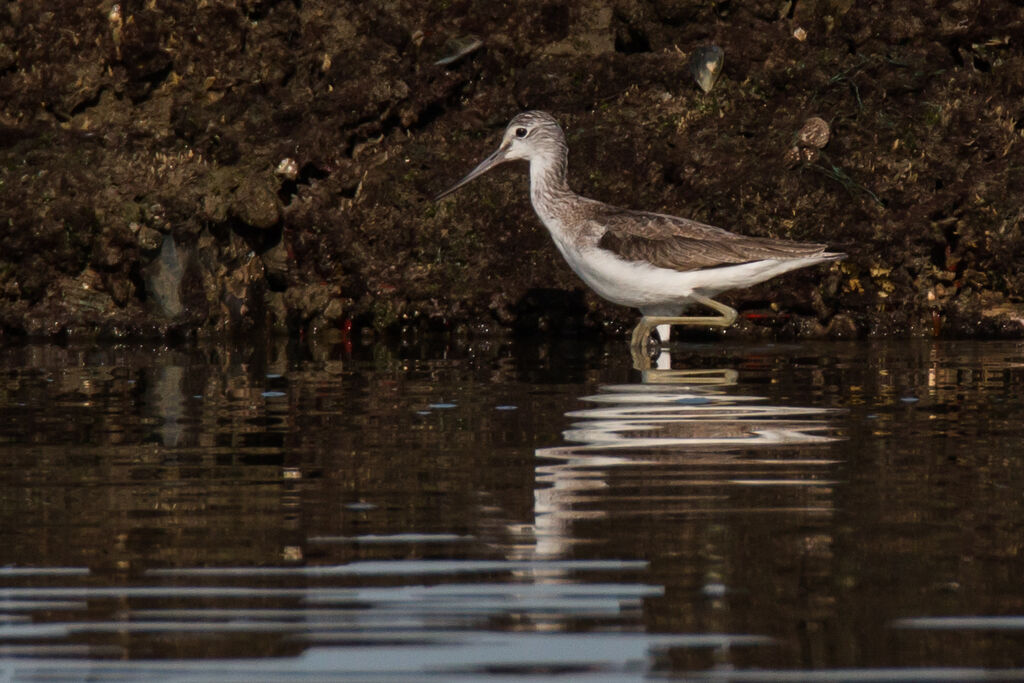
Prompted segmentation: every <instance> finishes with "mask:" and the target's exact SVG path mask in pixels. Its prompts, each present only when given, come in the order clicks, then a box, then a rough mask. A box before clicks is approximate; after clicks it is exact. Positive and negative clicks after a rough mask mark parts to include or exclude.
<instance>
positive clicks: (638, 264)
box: [555, 239, 822, 315]
mask: <svg viewBox="0 0 1024 683" xmlns="http://www.w3.org/2000/svg"><path fill="white" fill-rule="evenodd" d="M555 243H556V244H557V245H558V249H559V251H560V252H561V253H562V256H564V257H565V260H566V261H567V262H568V264H569V266H570V267H571V268H572V269H573V270H574V271H575V272H576V274H577V275H579V276H580V278H582V280H583V281H584V282H585V283H587V285H589V286H590V287H591V288H592V289H593V290H594V291H595V292H597V294H599V295H600V296H601V297H603V298H605V299H607V300H608V301H611V302H613V303H617V304H621V305H623V306H631V307H633V308H639V309H640V310H641V311H644V312H645V313H648V314H650V313H651V312H652V311H653V312H657V314H661V315H678V311H679V310H681V309H682V307H683V306H685V305H686V304H687V303H688V302H689V301H690V300H691V295H693V294H694V293H697V294H700V295H701V296H706V297H714V296H716V295H717V294H719V293H721V292H724V291H726V290H730V289H736V288H740V287H749V286H750V285H754V284H757V283H759V282H764V281H765V280H767V279H769V278H772V277H775V276H776V275H779V274H780V273H784V272H786V271H789V270H793V269H795V268H802V267H804V266H807V265H810V264H812V263H815V262H817V261H820V260H822V259H821V258H815V257H811V258H804V259H782V260H780V259H766V260H763V261H753V262H750V263H740V264H736V265H729V266H720V267H717V268H703V269H700V270H691V271H678V270H672V269H669V268H658V267H656V266H653V265H651V264H649V263H644V262H643V261H625V260H623V259H621V258H619V257H618V256H616V255H615V254H613V253H612V252H610V251H608V250H605V249H601V248H599V247H596V246H593V247H584V248H582V249H576V248H573V245H564V244H562V243H561V242H560V241H559V240H557V239H556V240H555ZM672 311H675V312H674V313H673V312H672Z"/></svg>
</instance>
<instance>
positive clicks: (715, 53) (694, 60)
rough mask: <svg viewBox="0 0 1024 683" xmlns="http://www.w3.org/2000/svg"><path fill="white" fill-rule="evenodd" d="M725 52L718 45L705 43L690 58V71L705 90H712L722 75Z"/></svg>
mask: <svg viewBox="0 0 1024 683" xmlns="http://www.w3.org/2000/svg"><path fill="white" fill-rule="evenodd" d="M724 63H725V53H724V52H723V51H722V48H720V47H718V46H717V45H705V46H704V47H699V48H697V49H696V50H694V52H693V57H691V58H690V73H691V74H693V78H694V80H695V81H697V85H699V86H700V89H701V90H703V91H704V92H711V89H712V88H713V87H715V83H716V82H717V81H718V78H719V77H720V76H721V75H722V65H723V64H724Z"/></svg>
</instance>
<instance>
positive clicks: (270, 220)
mask: <svg viewBox="0 0 1024 683" xmlns="http://www.w3.org/2000/svg"><path fill="white" fill-rule="evenodd" d="M231 211H232V213H234V214H235V215H236V216H238V217H239V218H240V219H241V220H242V222H243V223H245V224H246V225H251V226H252V227H254V228H257V229H259V230H267V229H269V228H272V227H274V226H275V225H277V222H278V220H280V217H281V214H280V210H279V208H278V205H277V195H275V194H274V192H273V190H271V189H270V188H269V187H268V186H267V184H266V183H265V182H263V181H262V180H261V179H260V178H254V177H249V178H246V179H245V180H243V181H242V184H241V185H239V186H238V189H237V190H235V193H234V198H233V201H232V202H231Z"/></svg>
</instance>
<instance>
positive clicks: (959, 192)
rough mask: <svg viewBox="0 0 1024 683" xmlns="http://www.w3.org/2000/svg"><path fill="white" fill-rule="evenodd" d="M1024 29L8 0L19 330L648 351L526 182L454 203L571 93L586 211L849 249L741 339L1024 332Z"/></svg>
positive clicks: (1, 83)
mask: <svg viewBox="0 0 1024 683" xmlns="http://www.w3.org/2000/svg"><path fill="white" fill-rule="evenodd" d="M741 5H742V6H741ZM1021 35H1024V9H1022V8H1021V7H1020V6H1019V3H1014V2H1011V1H1010V0H992V1H987V2H982V1H981V0H977V1H975V2H951V3H948V2H943V3H939V2H920V3H896V2H893V3H853V2H848V1H846V0H816V1H807V0H799V1H797V2H762V3H758V2H754V3H729V2H725V3H717V4H711V3H705V2H687V1H679V2H671V1H669V0H659V1H653V0H652V1H651V2H640V1H632V2H631V1H629V0H622V1H621V2H617V3H603V2H590V3H582V4H579V3H559V2H543V3H542V2H527V3H518V4H515V5H514V6H508V7H505V6H500V7H499V6H495V5H494V4H493V3H483V2H468V1H467V2H451V3H447V4H433V3H418V2H387V3H384V2H369V3H350V4H343V5H341V6H338V4H337V3H333V2H327V1H326V0H325V1H317V0H303V1H302V2H293V1H280V2H275V1H273V0H263V1H261V0H251V1H241V2H209V1H206V0H202V1H198V2H183V3H141V2H128V3H120V4H115V3H112V2H102V3H96V4H91V5H89V6H82V4H81V3H77V2H62V1H60V0H58V1H55V2H52V3H46V4H44V3H8V4H7V5H6V6H5V7H4V8H0V226H2V227H0V329H2V330H3V334H4V335H7V336H12V335H23V334H28V335H43V336H47V335H64V334H97V335H100V336H111V337H123V336H130V335H155V336H166V335H170V336H191V335H196V334H198V335H210V334H221V333H239V334H254V333H263V332H281V333H291V334H298V333H318V332H335V333H347V332H348V331H349V330H351V329H355V330H366V331H384V330H391V331H397V332H404V333H406V334H414V333H415V332H417V331H420V330H435V329H437V330H450V331H454V332H458V333H462V332H465V333H470V334H473V333H479V334H485V333H492V332H496V333H500V332H503V331H519V332H532V331H538V330H539V331H550V332H558V333H566V334H573V333H576V332H581V331H590V332H595V331H605V332H608V333H612V334H618V333H620V332H622V331H623V330H626V329H627V328H628V327H630V326H631V325H632V324H633V322H634V321H635V317H636V313H635V312H633V311H630V310H626V309H621V308H618V307H615V306H613V305H610V304H606V303H604V302H602V301H600V300H598V299H597V298H596V297H595V296H594V295H592V294H591V293H589V292H586V291H584V290H583V288H582V285H581V283H580V282H579V281H578V280H577V279H576V276H575V275H574V274H573V273H572V272H571V271H570V270H569V269H568V267H567V266H566V265H565V264H564V263H563V262H562V261H561V259H560V257H559V256H558V254H557V252H556V250H555V249H554V247H553V245H552V244H551V242H550V239H549V237H548V236H547V234H546V233H545V232H544V231H543V229H542V228H541V227H540V225H539V223H538V222H537V220H536V218H535V217H534V216H533V215H532V211H531V209H530V206H529V203H528V199H527V196H526V192H525V187H526V177H525V173H524V169H523V168H521V167H509V168H508V169H505V170H499V171H497V172H494V173H492V174H489V175H488V176H487V177H486V178H484V179H481V180H478V181H477V182H475V183H473V184H471V185H470V186H467V187H466V188H464V189H463V190H461V191H460V192H459V193H458V194H457V195H455V196H454V197H452V198H450V199H447V200H445V201H444V202H443V203H440V204H435V203H433V202H431V201H430V197H431V196H432V195H433V194H434V193H435V192H437V191H438V190H440V189H442V188H444V187H445V186H446V185H447V184H448V183H450V182H451V181H453V180H455V179H456V178H458V177H460V176H461V175H462V174H463V173H464V172H465V171H467V170H468V169H469V168H471V167H472V166H473V165H474V164H475V163H476V162H477V161H478V160H479V159H481V158H482V157H483V156H484V155H486V154H488V153H489V152H490V151H491V149H492V148H493V146H494V145H495V144H496V141H497V137H498V135H499V134H500V131H501V129H502V128H503V126H504V124H505V123H506V121H507V120H508V118H510V117H511V116H512V115H513V114H514V113H516V112H517V111H520V110H522V109H527V108H539V109H546V110H549V111H551V112H553V113H555V114H556V116H558V118H559V119H560V120H561V121H562V122H563V124H564V126H565V127H566V130H567V135H568V139H569V144H570V148H571V155H570V175H571V183H572V184H573V186H574V188H575V189H576V190H577V191H580V192H582V193H583V194H587V195H590V196H594V197H597V198H601V199H604V200H606V201H610V202H613V203H619V204H622V205H626V206H631V207H636V208H645V209H651V210H657V211H664V212H669V213H675V214H679V215H686V216H690V217H693V218H696V219H698V220H702V221H706V222H709V223H713V224H715V225H720V226H722V227H726V228H728V229H732V230H736V231H739V232H745V233H748V234H756V235H765V236H773V237H784V238H791V239H798V240H814V241H823V242H827V243H829V244H830V245H831V246H832V247H833V248H836V249H841V250H844V251H847V252H848V253H849V254H850V258H849V259H848V260H847V261H845V262H843V263H841V264H837V265H834V266H832V267H823V268H818V269H809V270H804V271H798V272H795V273H791V274H789V275H786V276H783V277H781V278H779V279H776V280H774V281H772V282H769V283H766V284H764V285H761V286H758V287H755V288H752V289H749V290H745V291H740V292H734V293H732V294H729V295H726V296H724V297H723V300H724V301H727V302H728V303H730V304H732V305H734V306H736V307H737V308H738V309H739V310H740V311H741V313H742V314H743V321H742V323H741V324H740V325H739V326H738V327H737V328H735V329H733V330H730V331H729V332H728V334H730V335H743V334H746V335H784V336H834V337H854V336H866V335H876V336H878V335H918V336H921V335H925V336H930V335H939V336H964V335H967V336H972V335H973V336H1024V303H1022V302H1024V266H1022V265H1021V264H1022V263H1024V220H1022V218H1024V205H1022V201H1021V197H1024V41H1021V39H1020V36H1021ZM473 37H476V38H478V39H479V43H480V45H479V46H477V44H476V42H474V40H473ZM460 38H461V39H463V40H461V41H458V40H456V39H460ZM708 44H715V45H718V46H720V47H721V48H722V50H723V51H724V55H725V60H724V72H723V75H722V77H721V78H720V79H719V80H718V82H717V83H716V85H715V86H714V88H713V89H712V90H711V91H710V92H709V93H706V94H705V93H704V92H703V91H701V89H700V88H698V87H697V85H696V83H695V82H694V80H693V78H692V76H691V74H690V71H689V63H688V60H689V56H690V55H691V54H692V52H693V51H694V50H696V49H697V48H699V47H701V46H704V45H708ZM460 53H465V54H460ZM445 57H450V58H452V59H450V60H449V61H448V63H442V64H437V63H436V62H437V61H438V60H443V59H444V58H445ZM815 116H816V117H820V118H821V119H823V120H824V121H825V122H827V124H828V127H829V132H830V136H829V140H828V143H827V145H825V147H824V148H823V149H821V150H816V149H813V148H808V147H806V146H801V144H800V143H801V139H800V137H799V135H798V133H799V131H800V130H801V128H802V127H803V126H804V124H805V122H806V121H807V120H808V119H810V118H811V117H815Z"/></svg>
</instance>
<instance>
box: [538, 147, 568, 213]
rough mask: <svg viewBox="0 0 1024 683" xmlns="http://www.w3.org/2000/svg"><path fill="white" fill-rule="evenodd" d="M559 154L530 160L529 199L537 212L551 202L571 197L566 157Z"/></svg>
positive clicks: (562, 151) (541, 155) (555, 153)
mask: <svg viewBox="0 0 1024 683" xmlns="http://www.w3.org/2000/svg"><path fill="white" fill-rule="evenodd" d="M560 152H561V153H557V152H554V151H553V152H552V153H549V154H538V155H537V156H535V157H533V158H532V159H530V198H531V199H532V200H533V205H534V207H535V208H537V211H538V212H540V211H541V206H544V205H548V204H549V203H550V202H552V201H557V200H559V199H562V198H565V197H566V196H571V195H572V194H573V193H572V190H570V189H569V181H568V180H567V178H566V176H567V175H568V166H569V163H568V158H567V157H568V155H567V154H566V152H565V151H564V150H561V151H560Z"/></svg>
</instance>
